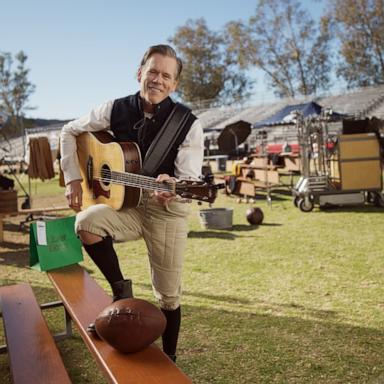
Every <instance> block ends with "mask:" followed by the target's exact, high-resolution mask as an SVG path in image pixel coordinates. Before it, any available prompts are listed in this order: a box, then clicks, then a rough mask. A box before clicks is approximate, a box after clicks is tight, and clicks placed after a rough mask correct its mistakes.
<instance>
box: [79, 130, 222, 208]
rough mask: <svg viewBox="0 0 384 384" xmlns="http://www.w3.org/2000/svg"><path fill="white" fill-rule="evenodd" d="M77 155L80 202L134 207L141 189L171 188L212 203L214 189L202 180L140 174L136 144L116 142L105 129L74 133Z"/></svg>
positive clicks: (138, 152) (86, 205)
mask: <svg viewBox="0 0 384 384" xmlns="http://www.w3.org/2000/svg"><path fill="white" fill-rule="evenodd" d="M76 144H77V155H78V159H79V166H80V171H81V175H82V178H83V182H82V188H83V206H84V207H85V208H86V207H88V206H90V205H93V204H107V205H109V206H110V207H112V208H113V209H115V210H120V209H122V208H132V207H137V206H138V205H139V203H140V200H141V195H142V190H143V189H144V190H152V191H166V192H172V193H175V194H176V195H179V196H181V197H183V198H187V199H193V200H200V201H205V202H208V203H213V202H214V200H215V199H216V194H217V189H219V188H221V186H220V185H214V184H213V183H210V182H205V181H191V180H181V181H178V182H158V181H156V179H155V178H153V177H148V176H144V175H140V174H139V172H140V169H141V165H142V161H141V155H140V150H139V147H138V145H137V144H136V143H133V142H116V141H114V139H113V136H111V135H110V134H109V133H108V132H106V131H101V132H92V133H91V132H85V133H82V134H80V135H79V136H77V138H76Z"/></svg>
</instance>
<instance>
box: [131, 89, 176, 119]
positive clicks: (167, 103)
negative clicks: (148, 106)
mask: <svg viewBox="0 0 384 384" xmlns="http://www.w3.org/2000/svg"><path fill="white" fill-rule="evenodd" d="M136 96H137V104H138V107H139V111H140V112H141V113H144V111H143V103H144V100H143V99H142V97H141V96H140V92H137V93H136ZM172 104H173V101H172V99H171V98H170V97H169V96H168V97H166V98H165V99H164V100H163V101H162V102H161V103H159V104H156V105H155V106H154V107H155V110H154V112H153V114H154V115H155V114H156V113H159V112H160V111H161V110H163V109H166V108H169V107H170V106H171V105H172Z"/></svg>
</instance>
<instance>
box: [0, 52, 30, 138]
mask: <svg viewBox="0 0 384 384" xmlns="http://www.w3.org/2000/svg"><path fill="white" fill-rule="evenodd" d="M14 58H15V60H16V62H17V65H16V68H13V67H14V59H13V58H12V55H11V54H10V53H9V52H5V53H0V110H1V111H3V112H5V113H6V114H8V115H9V116H10V124H9V127H8V130H9V133H10V134H12V135H17V134H23V133H24V125H23V117H24V114H25V111H27V110H30V109H33V108H32V107H30V106H29V105H28V100H29V98H30V96H31V94H32V93H33V92H34V91H35V86H34V85H33V84H32V83H31V82H30V81H29V79H28V75H29V69H28V68H26V66H25V64H26V61H27V58H28V57H27V55H26V54H25V53H24V52H23V51H20V52H18V53H17V54H16V55H15V56H14Z"/></svg>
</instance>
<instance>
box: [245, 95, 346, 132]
mask: <svg viewBox="0 0 384 384" xmlns="http://www.w3.org/2000/svg"><path fill="white" fill-rule="evenodd" d="M322 109H323V107H322V106H321V105H319V104H317V103H315V102H313V101H311V102H309V103H305V104H295V105H287V106H286V107H284V108H283V109H281V110H280V111H278V112H276V113H275V114H274V115H272V116H270V117H268V118H267V119H264V120H261V121H258V122H256V123H254V124H252V128H261V127H266V126H267V127H268V126H273V125H283V124H284V125H285V124H292V123H294V114H292V112H294V111H299V112H301V113H302V115H303V117H308V116H312V115H314V116H318V115H320V114H321V111H322ZM343 116H344V115H342V114H340V113H336V112H332V114H331V119H333V120H339V119H341V118H343Z"/></svg>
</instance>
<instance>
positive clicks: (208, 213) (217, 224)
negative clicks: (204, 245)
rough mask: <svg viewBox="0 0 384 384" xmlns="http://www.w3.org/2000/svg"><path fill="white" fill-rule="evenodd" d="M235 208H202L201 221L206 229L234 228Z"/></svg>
mask: <svg viewBox="0 0 384 384" xmlns="http://www.w3.org/2000/svg"><path fill="white" fill-rule="evenodd" d="M232 218H233V208H210V209H201V210H200V223H201V225H202V227H203V228H205V229H230V228H232Z"/></svg>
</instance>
